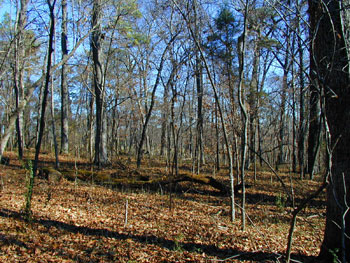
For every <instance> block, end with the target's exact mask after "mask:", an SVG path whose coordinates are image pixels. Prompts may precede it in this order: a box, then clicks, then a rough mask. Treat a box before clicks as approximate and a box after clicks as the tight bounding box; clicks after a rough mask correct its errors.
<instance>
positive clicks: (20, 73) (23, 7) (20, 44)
mask: <svg viewBox="0 0 350 263" xmlns="http://www.w3.org/2000/svg"><path fill="white" fill-rule="evenodd" d="M28 2H29V0H21V1H20V7H19V10H18V14H17V22H16V36H17V38H16V40H15V49H14V50H15V67H14V89H15V94H16V109H18V107H19V104H20V101H21V100H22V99H23V97H24V66H25V65H24V64H25V34H24V27H25V24H26V22H27V5H28ZM16 132H17V144H18V156H19V158H20V159H22V158H23V145H24V141H23V112H18V115H17V119H16Z"/></svg>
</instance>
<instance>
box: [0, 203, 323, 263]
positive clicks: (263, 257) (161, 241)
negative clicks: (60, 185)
mask: <svg viewBox="0 0 350 263" xmlns="http://www.w3.org/2000/svg"><path fill="white" fill-rule="evenodd" d="M0 216H1V217H4V218H9V217H10V218H15V219H17V220H23V221H24V218H23V216H22V214H21V213H18V212H15V211H11V210H7V209H1V210H0ZM32 222H33V223H36V224H41V225H43V226H45V227H46V228H51V227H54V228H57V229H58V230H63V231H67V232H70V233H73V234H82V235H86V236H93V237H106V238H113V239H117V240H127V239H132V240H134V241H135V242H139V243H142V244H146V245H155V246H158V247H161V248H165V249H168V250H177V249H178V248H179V247H181V249H182V250H185V251H188V252H196V251H202V252H204V253H205V254H207V255H208V256H213V257H217V258H220V259H223V260H225V261H226V260H229V259H234V260H239V261H246V260H250V261H256V262H283V256H282V255H281V254H277V253H268V252H259V251H257V252H247V251H241V250H237V249H233V248H232V249H231V248H225V249H222V248H219V247H217V246H215V245H208V244H199V243H195V242H175V241H173V240H170V239H166V238H161V237H157V236H155V235H135V234H131V233H130V234H125V233H119V232H116V231H111V230H108V229H102V228H96V229H95V228H90V227H85V226H76V225H73V224H68V223H65V222H61V221H56V220H50V219H33V221H32ZM3 238H6V236H3ZM10 241H11V240H10ZM10 241H9V242H10ZM13 243H14V244H17V245H20V246H25V244H24V243H22V242H20V243H19V242H18V241H16V240H15V241H14V242H13ZM292 257H293V258H294V259H296V260H299V261H300V262H309V263H311V262H317V261H316V260H317V259H316V257H310V256H304V255H293V256H292Z"/></svg>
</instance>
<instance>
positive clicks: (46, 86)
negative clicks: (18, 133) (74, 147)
mask: <svg viewBox="0 0 350 263" xmlns="http://www.w3.org/2000/svg"><path fill="white" fill-rule="evenodd" d="M47 4H48V6H49V10H50V33H49V47H48V51H47V65H46V76H45V84H44V94H43V101H42V105H41V117H40V128H39V135H38V141H37V143H36V146H35V159H34V164H33V171H32V172H33V174H32V176H31V177H30V182H29V185H30V187H29V189H33V186H34V179H35V176H36V171H37V168H38V162H39V154H40V148H41V142H42V139H43V135H44V128H45V112H46V105H47V96H48V94H49V83H50V77H51V63H52V53H53V40H54V32H55V14H54V8H55V4H56V0H54V1H53V3H52V4H51V2H50V0H47ZM32 193H33V192H32V191H31V190H30V191H29V192H28V194H27V203H26V207H25V214H26V215H27V217H28V218H29V217H30V214H31V198H32Z"/></svg>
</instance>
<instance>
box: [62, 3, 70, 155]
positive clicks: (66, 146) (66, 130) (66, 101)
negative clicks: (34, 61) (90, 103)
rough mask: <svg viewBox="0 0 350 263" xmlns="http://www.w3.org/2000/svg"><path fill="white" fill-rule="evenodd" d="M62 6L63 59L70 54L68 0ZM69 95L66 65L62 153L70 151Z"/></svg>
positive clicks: (63, 86) (63, 76) (65, 67)
mask: <svg viewBox="0 0 350 263" xmlns="http://www.w3.org/2000/svg"><path fill="white" fill-rule="evenodd" d="M61 6H62V28H61V49H62V59H64V58H65V57H66V56H67V54H68V45H67V22H68V21H67V0H62V1H61ZM68 114H69V94H68V84H67V65H66V63H64V64H63V65H62V69H61V153H64V154H67V153H68V151H69V143H68V142H69V139H68V138H69V122H68V118H69V116H68Z"/></svg>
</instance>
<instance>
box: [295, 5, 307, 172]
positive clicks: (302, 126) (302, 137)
mask: <svg viewBox="0 0 350 263" xmlns="http://www.w3.org/2000/svg"><path fill="white" fill-rule="evenodd" d="M298 10H299V8H298ZM297 19H298V35H300V26H301V25H300V20H299V16H297ZM298 53H299V85H300V91H299V93H300V94H299V96H300V97H299V104H300V110H299V136H298V137H299V141H298V160H299V169H300V178H301V179H302V178H304V177H305V166H306V163H305V149H306V145H305V142H306V132H307V131H306V120H305V112H306V111H305V81H304V68H303V67H304V52H303V46H302V42H301V38H300V37H298Z"/></svg>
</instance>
